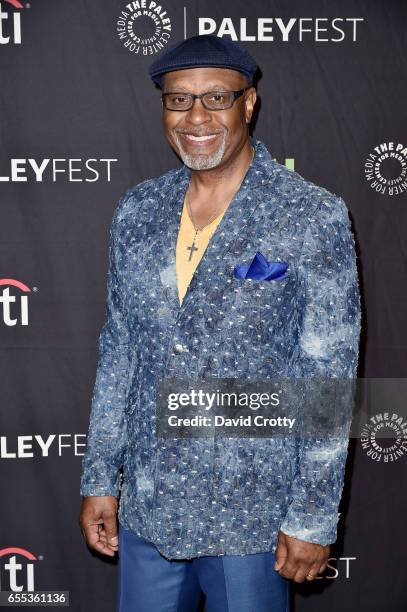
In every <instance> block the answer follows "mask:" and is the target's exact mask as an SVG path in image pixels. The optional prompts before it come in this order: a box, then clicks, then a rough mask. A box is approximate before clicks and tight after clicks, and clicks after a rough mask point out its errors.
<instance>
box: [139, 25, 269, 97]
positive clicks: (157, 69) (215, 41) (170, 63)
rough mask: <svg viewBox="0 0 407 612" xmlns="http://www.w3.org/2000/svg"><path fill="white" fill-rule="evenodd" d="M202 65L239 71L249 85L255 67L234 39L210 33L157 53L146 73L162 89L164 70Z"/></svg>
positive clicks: (252, 60)
mask: <svg viewBox="0 0 407 612" xmlns="http://www.w3.org/2000/svg"><path fill="white" fill-rule="evenodd" d="M205 66H208V67H215V68H229V69H231V70H237V71H238V72H242V73H243V74H244V75H246V76H247V78H248V79H249V82H250V84H251V85H252V84H253V75H254V73H255V72H256V69H257V63H256V61H255V60H254V59H253V57H252V56H251V55H250V53H249V52H248V51H246V49H244V48H243V47H242V46H241V45H239V44H238V43H237V42H234V41H232V40H229V39H227V38H220V37H219V36H215V35H213V34H203V35H202V36H192V37H191V38H187V39H185V40H182V41H181V42H179V43H176V44H175V45H173V46H171V47H169V48H168V49H166V51H164V52H162V53H160V55H159V56H158V57H157V58H156V59H155V60H154V61H153V62H152V63H151V64H150V67H149V70H148V73H149V75H150V77H151V79H152V80H153V81H154V83H156V84H157V85H158V86H159V87H160V88H161V89H162V86H163V75H164V74H165V73H166V72H171V71H172V70H182V69H186V68H201V67H205Z"/></svg>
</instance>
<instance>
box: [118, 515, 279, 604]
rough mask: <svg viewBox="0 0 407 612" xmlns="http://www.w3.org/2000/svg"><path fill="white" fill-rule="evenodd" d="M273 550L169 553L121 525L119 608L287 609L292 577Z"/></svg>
mask: <svg viewBox="0 0 407 612" xmlns="http://www.w3.org/2000/svg"><path fill="white" fill-rule="evenodd" d="M274 563H275V555H274V554H273V553H272V552H265V553H255V554H251V555H223V556H217V557H216V556H215V557H210V556H206V557H196V558H193V559H185V560H183V559H172V560H169V559H166V558H165V557H164V556H163V555H162V554H161V553H160V552H159V551H158V549H157V548H156V547H155V546H154V544H152V543H151V542H149V541H147V540H145V539H142V538H139V537H138V536H137V535H135V534H134V533H133V532H131V531H128V530H127V529H124V527H122V526H121V525H119V578H118V585H117V586H118V588H117V608H116V612H196V611H197V610H198V603H199V600H200V597H201V592H202V591H203V592H204V593H205V596H206V600H205V612H289V580H287V579H286V578H283V577H282V576H280V574H279V573H278V572H276V570H275V569H274Z"/></svg>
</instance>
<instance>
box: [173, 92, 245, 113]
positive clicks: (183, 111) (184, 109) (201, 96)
mask: <svg viewBox="0 0 407 612" xmlns="http://www.w3.org/2000/svg"><path fill="white" fill-rule="evenodd" d="M252 87H253V85H250V86H249V87H245V88H244V89H237V90H236V91H232V90H230V91H206V92H205V93H202V94H193V93H190V92H189V91H166V92H165V93H162V94H161V100H162V102H163V105H164V108H165V110H169V111H174V112H175V113H185V112H188V111H189V110H191V108H192V107H193V106H194V104H195V100H196V99H197V98H199V99H200V100H201V102H202V105H203V107H204V108H205V109H206V110H209V111H218V110H227V109H229V108H232V106H233V104H234V103H235V100H236V99H237V98H240V96H241V95H242V94H243V93H244V92H245V91H246V90H247V89H251V88H252ZM225 93H227V94H233V98H232V102H231V104H230V106H225V108H208V107H207V106H206V105H205V101H204V99H203V98H204V96H207V95H209V94H225ZM174 94H180V95H183V96H190V97H191V98H192V102H191V106H189V107H188V108H183V109H177V108H168V107H167V105H166V101H165V98H166V96H169V95H171V96H173V95H174Z"/></svg>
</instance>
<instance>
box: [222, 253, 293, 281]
mask: <svg viewBox="0 0 407 612" xmlns="http://www.w3.org/2000/svg"><path fill="white" fill-rule="evenodd" d="M287 268H288V263H286V262H285V261H268V260H267V259H266V258H265V257H264V255H263V254H262V253H260V251H257V253H256V255H255V256H254V257H253V260H252V262H251V263H250V264H239V265H238V266H235V267H234V269H233V273H234V276H235V277H236V278H255V279H257V280H281V279H283V278H285V276H286V274H285V273H286V270H287Z"/></svg>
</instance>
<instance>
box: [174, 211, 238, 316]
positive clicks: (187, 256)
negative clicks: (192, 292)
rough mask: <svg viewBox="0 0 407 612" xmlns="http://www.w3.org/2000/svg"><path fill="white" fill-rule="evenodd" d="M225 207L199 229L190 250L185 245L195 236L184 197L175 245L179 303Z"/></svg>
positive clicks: (189, 243) (189, 244)
mask: <svg viewBox="0 0 407 612" xmlns="http://www.w3.org/2000/svg"><path fill="white" fill-rule="evenodd" d="M226 210H227V208H226V209H225V210H224V211H223V212H222V213H220V215H219V216H218V217H215V219H213V221H211V223H209V225H206V226H205V227H204V228H203V229H202V230H199V232H198V234H197V236H196V238H195V243H194V245H195V247H197V248H198V250H197V251H196V250H195V249H194V250H193V251H192V255H191V249H188V248H187V247H190V246H192V242H193V240H194V236H195V228H194V224H193V223H192V221H191V219H190V217H189V214H188V209H187V206H186V203H185V199H184V206H183V209H182V215H181V221H180V227H179V231H178V238H177V247H176V263H175V267H176V273H177V282H178V296H179V303H180V305H181V304H182V300H183V299H184V296H185V293H186V291H187V289H188V285H189V283H190V282H191V279H192V277H193V275H194V272H195V270H196V268H197V266H198V264H199V262H200V261H201V258H202V255H203V254H204V252H205V249H206V247H207V246H208V244H209V240H210V238H211V236H212V234H213V232H214V231H215V229H216V227H217V225H218V224H219V223H220V221H221V219H222V217H223V215H224V214H225V212H226Z"/></svg>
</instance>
